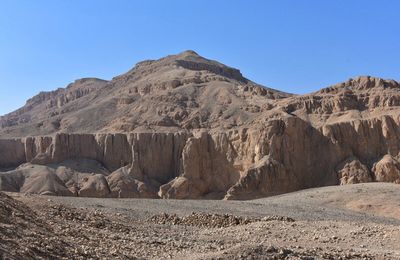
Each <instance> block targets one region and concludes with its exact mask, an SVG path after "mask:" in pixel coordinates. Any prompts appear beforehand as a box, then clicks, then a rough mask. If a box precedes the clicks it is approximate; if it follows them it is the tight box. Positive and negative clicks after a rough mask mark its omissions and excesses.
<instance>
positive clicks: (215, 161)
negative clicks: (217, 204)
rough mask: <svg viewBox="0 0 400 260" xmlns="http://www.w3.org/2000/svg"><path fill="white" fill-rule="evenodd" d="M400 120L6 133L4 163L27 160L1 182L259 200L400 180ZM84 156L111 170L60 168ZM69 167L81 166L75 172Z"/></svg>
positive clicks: (103, 193) (82, 192) (85, 192)
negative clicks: (9, 136) (41, 176)
mask: <svg viewBox="0 0 400 260" xmlns="http://www.w3.org/2000/svg"><path fill="white" fill-rule="evenodd" d="M398 124H399V122H398V121H397V122H396V121H395V120H394V119H393V118H392V117H388V116H382V117H381V118H374V119H371V120H367V119H366V120H362V121H358V122H351V123H350V122H348V123H338V124H333V125H329V126H325V127H323V128H320V129H316V128H313V127H312V126H311V125H310V124H308V123H307V122H305V121H303V120H302V119H299V118H298V117H294V116H287V117H286V118H281V119H276V120H269V121H268V122H266V124H265V125H263V126H262V127H261V128H257V129H247V128H244V129H241V130H232V131H229V132H224V133H220V132H206V131H202V132H197V133H189V132H180V133H131V134H96V135H91V134H56V135H55V136H53V137H28V138H23V139H14V140H0V147H2V150H1V151H0V152H1V153H0V158H1V164H0V167H1V168H3V169H4V168H9V167H13V166H19V165H21V164H22V165H21V166H19V167H18V168H16V169H14V170H11V171H8V172H6V173H3V174H0V187H2V189H3V190H9V191H23V190H29V191H32V192H35V191H36V192H40V193H45V194H58V195H65V194H70V195H74V194H75V195H79V196H100V197H149V198H157V197H161V198H178V199H185V198H192V199H197V198H212V199H222V198H226V199H251V198H257V197H263V196H271V195H276V194H281V193H285V192H290V191H295V190H299V189H304V188H310V187H318V186H325V185H336V184H347V183H357V182H366V181H374V180H376V181H391V182H397V181H400V167H399V165H400V163H399V162H398V161H397V158H398V157H397V155H398V152H399V149H400V146H399V142H398V136H399V135H398ZM388 158H390V160H389V159H388ZM81 159H85V160H92V161H94V162H98V163H99V165H100V166H99V167H101V166H104V168H105V169H106V170H105V172H103V173H101V174H99V173H96V172H95V171H94V170H90V171H84V170H79V169H74V168H73V167H71V166H63V167H61V166H59V165H60V164H62V163H63V162H66V161H69V160H78V161H79V160H81ZM32 165H33V166H32ZM35 165H36V166H35ZM37 165H43V166H44V167H46V170H45V171H44V172H46V176H47V177H46V180H45V181H44V183H46V185H44V186H46V187H50V190H43V187H42V186H43V185H42V186H41V188H40V189H39V187H37V188H36V190H35V188H30V187H29V185H31V186H32V185H33V181H32V179H34V178H33V177H32V176H31V175H33V174H32V173H29V171H28V170H27V169H29V167H38V166H37ZM68 171H72V172H73V174H72V175H71V176H69V178H67V177H65V175H66V173H65V172H68ZM35 174H36V175H37V173H35ZM53 175H54V176H53ZM51 176H53V177H51ZM62 176H64V177H62ZM49 182H50V184H49ZM53 182H54V183H57V186H60V185H61V186H63V187H64V188H62V189H60V188H59V187H58V188H57V186H55V185H54V184H51V183H53ZM5 183H7V185H6V184H5ZM10 183H14V185H11V186H10ZM42 183H43V181H42ZM27 185H28V186H27ZM35 185H36V183H35ZM7 187H8V188H7ZM54 187H56V188H54ZM67 191H69V192H67Z"/></svg>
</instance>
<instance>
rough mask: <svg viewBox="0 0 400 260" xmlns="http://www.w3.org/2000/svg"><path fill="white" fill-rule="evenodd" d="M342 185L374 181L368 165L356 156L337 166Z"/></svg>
mask: <svg viewBox="0 0 400 260" xmlns="http://www.w3.org/2000/svg"><path fill="white" fill-rule="evenodd" d="M337 172H338V176H339V180H340V185H345V184H355V183H363V182H371V181H373V179H372V175H371V172H370V170H369V169H368V167H367V166H366V165H364V164H362V163H361V162H360V161H359V160H357V159H355V158H349V159H347V160H346V161H344V162H342V163H341V164H340V165H339V166H338V167H337Z"/></svg>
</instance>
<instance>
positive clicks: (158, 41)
mask: <svg viewBox="0 0 400 260" xmlns="http://www.w3.org/2000/svg"><path fill="white" fill-rule="evenodd" d="M187 49H192V50H195V51H196V52H198V53H199V54H200V55H202V56H204V57H207V58H211V59H215V60H218V61H221V62H223V63H225V64H227V65H230V66H233V67H236V68H239V69H240V70H241V71H242V73H243V74H244V75H245V76H246V77H247V78H249V79H251V80H253V81H255V82H257V83H260V84H263V85H265V86H269V87H273V88H277V89H280V90H283V91H287V92H292V93H306V92H311V91H315V90H317V89H319V88H322V87H325V86H327V85H331V84H334V83H337V82H341V81H344V80H346V79H348V78H350V77H355V76H358V75H373V76H379V77H382V78H391V79H396V80H400V1H398V0H374V1H373V0H275V1H272V0H271V1H269V0H259V1H256V0H237V1H234V0H202V1H187V0H158V1H151V0H141V1H135V0H103V1H102V0H63V1H62V0H48V1H45V0H35V1H33V0H0V115H1V114H4V113H6V112H10V111H12V110H14V109H16V108H18V107H20V106H22V105H23V104H24V103H25V101H26V99H28V98H30V97H32V96H33V95H35V94H37V93H38V92H40V91H43V90H53V89H56V88H58V87H64V86H66V85H67V84H68V83H70V82H72V81H73V80H75V79H77V78H82V77H98V78H103V79H111V78H112V77H113V76H116V75H119V74H121V73H123V72H125V71H127V70H129V69H130V68H131V67H133V66H134V64H135V63H136V62H138V61H140V60H144V59H156V58H160V57H163V56H165V55H168V54H175V53H179V52H181V51H183V50H187Z"/></svg>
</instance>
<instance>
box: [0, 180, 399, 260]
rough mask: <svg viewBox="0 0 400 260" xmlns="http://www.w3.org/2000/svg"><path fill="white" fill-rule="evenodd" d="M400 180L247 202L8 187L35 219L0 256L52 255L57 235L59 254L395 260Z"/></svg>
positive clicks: (13, 237) (10, 240)
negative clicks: (27, 191) (75, 194)
mask: <svg viewBox="0 0 400 260" xmlns="http://www.w3.org/2000/svg"><path fill="white" fill-rule="evenodd" d="M399 188H400V186H398V185H393V184H381V183H373V184H361V185H350V186H339V187H338V186H336V187H325V188H319V189H310V190H304V191H300V192H295V193H290V194H285V195H281V196H275V197H270V198H265V199H258V200H253V201H206V200H202V201H201V200H197V201H186V200H184V201H178V200H147V199H146V200H144V199H91V198H69V197H46V196H36V195H24V194H17V193H14V194H11V195H12V197H14V198H15V199H16V200H17V201H20V202H22V203H20V204H23V205H28V206H29V210H31V211H32V213H29V215H32V216H34V218H33V217H32V218H33V220H34V221H32V220H29V223H39V224H37V225H28V226H26V228H25V229H24V232H27V230H28V231H29V232H28V233H27V234H24V235H23V236H22V235H18V234H17V233H16V234H14V235H9V236H8V238H7V239H6V240H4V243H3V242H2V244H3V245H5V246H4V247H1V246H0V256H1V253H2V252H3V256H4V257H10V258H16V259H21V258H32V256H34V258H42V259H48V258H54V257H55V254H56V253H57V250H59V249H57V248H59V247H60V243H61V244H65V245H66V246H65V247H64V248H63V250H60V251H59V252H60V255H58V256H57V258H64V259H88V258H92V259H110V258H112V259H168V258H173V259H400V219H399V218H397V213H396V212H397V211H398V209H399V208H400V204H399V196H400V195H399V191H400V190H399ZM11 205H14V204H11ZM390 205H391V210H388V206H390ZM13 207H14V206H13ZM24 207H25V206H24ZM24 210H25V211H27V210H28V209H26V208H24ZM6 212H9V211H7V210H6ZM23 215H24V214H19V215H16V216H17V217H18V216H23ZM9 216H11V217H13V216H14V214H9ZM10 220H13V218H10V219H8V220H7V221H8V222H7V223H8V224H7V225H10V224H9V223H10ZM17 223H22V222H21V221H17ZM40 223H42V224H40ZM14 229H15V228H13V230H14ZM2 230H3V229H1V226H0V231H2ZM15 230H18V229H15ZM20 231H21V230H20ZM15 232H17V231H15ZM21 232H22V231H21ZM46 232H47V233H46ZM37 234H40V236H39V235H37ZM46 234H47V238H46ZM35 239H36V240H35ZM33 241H34V242H33ZM7 245H12V247H7ZM55 249H57V250H56V251H55ZM4 252H6V253H4ZM7 252H8V253H7ZM21 252H22V253H21ZM23 252H28V253H29V254H28V253H27V254H26V255H24V253H23ZM18 257H20V258H18ZM0 259H1V257H0Z"/></svg>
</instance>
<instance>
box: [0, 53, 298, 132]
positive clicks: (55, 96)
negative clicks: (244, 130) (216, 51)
mask: <svg viewBox="0 0 400 260" xmlns="http://www.w3.org/2000/svg"><path fill="white" fill-rule="evenodd" d="M288 96H290V95H289V94H287V93H283V92H280V91H277V90H274V89H269V88H265V87H263V86H260V85H258V84H255V83H253V82H251V81H249V80H247V79H246V78H244V77H243V76H242V74H241V73H240V71H239V70H237V69H233V68H230V67H228V66H225V65H223V64H221V63H218V62H216V61H211V60H208V59H205V58H202V57H200V56H199V55H198V54H197V53H195V52H193V51H185V52H183V53H181V54H178V55H172V56H168V57H165V58H162V59H160V60H156V61H143V62H140V63H138V64H137V65H136V66H135V67H134V68H133V69H132V70H130V71H128V72H127V73H125V74H123V75H120V76H118V77H115V78H114V79H112V80H111V81H105V80H100V79H95V78H87V79H80V80H77V81H75V82H74V83H71V84H70V85H68V86H67V87H66V88H65V89H58V90H56V91H52V92H42V93H40V94H38V95H37V96H35V97H33V98H31V99H30V100H28V101H27V103H26V105H25V106H24V107H22V108H21V109H18V110H17V111H14V112H12V113H10V114H8V115H5V116H3V117H2V118H1V119H0V125H1V129H0V134H1V135H2V136H10V137H14V136H18V137H23V136H27V135H46V134H53V133H55V132H65V133H97V132H103V133H114V132H132V131H134V132H142V131H157V132H164V131H166V132H171V131H178V130H181V129H196V128H207V129H211V128H220V129H230V128H233V127H236V126H241V125H245V124H247V123H249V122H251V121H252V120H254V118H255V117H257V116H258V115H259V114H260V112H262V111H265V110H268V109H270V107H271V106H272V104H271V101H272V100H276V99H280V98H284V97H288ZM222 121H223V124H221V122H222Z"/></svg>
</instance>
